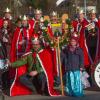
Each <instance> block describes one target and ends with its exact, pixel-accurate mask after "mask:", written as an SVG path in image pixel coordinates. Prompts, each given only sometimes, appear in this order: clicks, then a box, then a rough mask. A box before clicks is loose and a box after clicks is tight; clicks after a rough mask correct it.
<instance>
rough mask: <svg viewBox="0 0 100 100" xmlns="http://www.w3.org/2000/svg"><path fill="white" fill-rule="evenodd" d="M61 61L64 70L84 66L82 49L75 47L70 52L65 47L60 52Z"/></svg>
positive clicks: (77, 68)
mask: <svg viewBox="0 0 100 100" xmlns="http://www.w3.org/2000/svg"><path fill="white" fill-rule="evenodd" d="M61 62H62V64H63V65H64V66H65V71H75V70H80V68H83V67H84V56H83V51H82V49H81V48H80V47H77V48H76V49H75V51H74V52H71V51H70V50H69V48H68V47H66V48H65V49H64V50H62V52H61Z"/></svg>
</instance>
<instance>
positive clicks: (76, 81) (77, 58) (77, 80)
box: [62, 33, 84, 97]
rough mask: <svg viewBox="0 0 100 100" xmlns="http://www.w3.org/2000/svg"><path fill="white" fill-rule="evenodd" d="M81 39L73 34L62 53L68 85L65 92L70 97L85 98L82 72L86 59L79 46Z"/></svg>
mask: <svg viewBox="0 0 100 100" xmlns="http://www.w3.org/2000/svg"><path fill="white" fill-rule="evenodd" d="M78 40H79V37H78V35H77V34H76V33H73V34H72V36H71V38H70V42H69V45H68V46H66V47H65V49H64V50H63V51H62V54H63V56H64V57H63V58H64V59H63V60H64V62H65V65H64V66H65V71H66V85H65V91H66V92H67V93H68V95H70V96H75V97H80V96H83V86H82V81H81V75H80V71H82V70H83V66H84V57H83V51H82V49H81V48H80V47H79V45H78Z"/></svg>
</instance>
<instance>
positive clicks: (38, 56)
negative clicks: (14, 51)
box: [10, 34, 60, 96]
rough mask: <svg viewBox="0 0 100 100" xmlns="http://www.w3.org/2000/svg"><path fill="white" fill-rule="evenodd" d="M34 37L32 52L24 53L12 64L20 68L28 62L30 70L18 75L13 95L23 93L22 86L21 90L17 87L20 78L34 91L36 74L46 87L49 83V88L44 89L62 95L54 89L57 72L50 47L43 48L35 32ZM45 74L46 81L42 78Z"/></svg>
mask: <svg viewBox="0 0 100 100" xmlns="http://www.w3.org/2000/svg"><path fill="white" fill-rule="evenodd" d="M33 37H34V38H32V52H28V53H26V54H24V55H23V57H22V58H21V59H19V60H17V61H15V62H13V63H11V64H10V65H11V66H12V67H13V68H20V67H19V66H22V65H24V64H28V70H27V71H26V72H25V73H23V74H22V75H20V76H18V75H16V78H15V81H14V84H13V87H14V88H12V90H11V91H10V92H11V94H12V95H11V96H15V95H22V94H23V93H22V90H21V89H22V86H20V88H19V90H18V89H17V88H16V87H17V85H18V82H17V80H18V79H19V80H20V82H21V83H22V84H23V85H24V86H26V87H28V88H29V89H30V90H32V91H33V92H34V91H35V87H34V85H33V84H32V80H31V79H33V78H34V77H36V76H37V77H38V76H39V77H38V79H39V81H40V80H41V81H43V82H41V84H44V87H45V85H46V84H47V88H44V89H45V90H47V91H48V94H49V95H50V96H60V94H59V92H58V91H57V90H55V89H54V74H56V73H55V71H54V68H53V67H54V63H53V60H52V54H51V52H50V51H49V50H48V49H42V48H41V42H40V40H39V37H38V35H37V34H34V35H33ZM18 74H19V73H18ZM43 76H44V77H45V79H46V81H45V80H43V79H41V78H43ZM30 78H31V79H30ZM37 84H38V83H37ZM39 89H41V88H39ZM18 91H20V92H19V93H20V94H18V93H17V92H18ZM24 95H25V91H24Z"/></svg>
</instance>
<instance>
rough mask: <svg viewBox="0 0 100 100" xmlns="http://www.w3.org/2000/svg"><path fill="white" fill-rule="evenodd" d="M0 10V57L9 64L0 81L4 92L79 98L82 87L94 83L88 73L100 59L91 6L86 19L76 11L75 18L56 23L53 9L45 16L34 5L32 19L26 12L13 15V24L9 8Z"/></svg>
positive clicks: (98, 25)
mask: <svg viewBox="0 0 100 100" xmlns="http://www.w3.org/2000/svg"><path fill="white" fill-rule="evenodd" d="M4 14H5V15H4V17H3V18H1V19H0V61H1V60H5V61H6V62H5V63H6V64H8V66H9V68H8V70H7V71H6V72H4V73H3V75H2V78H1V81H2V85H4V86H3V87H6V86H7V87H6V88H8V89H9V93H10V94H9V95H10V96H16V95H27V94H32V93H33V94H37V93H38V94H41V95H50V96H61V95H64V94H66V93H67V94H68V95H70V96H83V95H84V91H83V89H84V88H86V87H89V86H93V85H94V82H93V76H92V74H93V73H94V69H95V65H96V63H97V62H98V61H99V57H100V53H99V48H100V39H99V38H100V36H99V35H100V32H99V31H100V20H99V19H97V18H96V12H95V11H94V10H91V11H90V13H89V15H90V16H89V18H88V19H87V18H85V15H84V11H83V10H80V11H79V12H78V16H77V18H75V19H72V20H71V19H69V18H68V16H65V18H64V19H63V18H62V21H61V19H60V18H59V16H58V14H57V12H55V11H53V12H52V13H51V14H50V17H49V16H43V12H42V10H40V9H36V10H35V11H34V17H33V15H32V13H31V14H30V13H29V14H26V15H24V16H23V17H21V16H19V17H18V18H16V19H15V20H16V21H15V22H16V24H14V21H13V20H12V16H11V11H10V9H8V8H7V9H6V10H5V11H4ZM0 70H1V69H0ZM5 80H6V81H5ZM55 86H57V87H60V89H56V88H55ZM64 90H65V91H64ZM65 92H66V93H65Z"/></svg>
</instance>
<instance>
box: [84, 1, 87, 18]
mask: <svg viewBox="0 0 100 100" xmlns="http://www.w3.org/2000/svg"><path fill="white" fill-rule="evenodd" d="M86 8H87V7H86V0H84V10H85V17H86Z"/></svg>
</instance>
